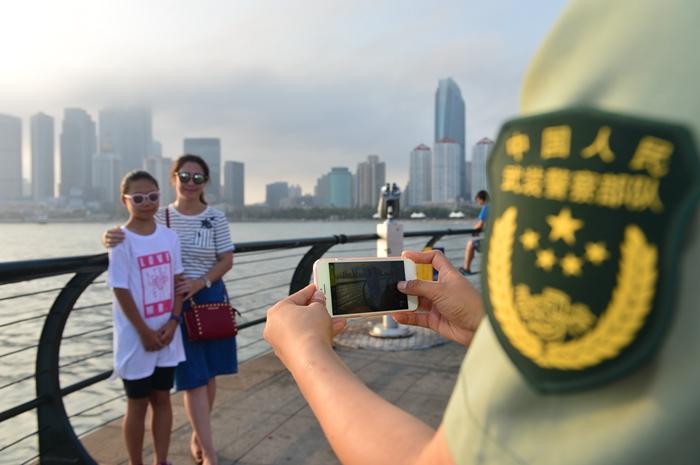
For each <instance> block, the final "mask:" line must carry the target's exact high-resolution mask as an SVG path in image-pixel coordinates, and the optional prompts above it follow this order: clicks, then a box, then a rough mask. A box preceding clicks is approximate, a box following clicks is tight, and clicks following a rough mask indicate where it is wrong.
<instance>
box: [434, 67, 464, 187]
mask: <svg viewBox="0 0 700 465" xmlns="http://www.w3.org/2000/svg"><path fill="white" fill-rule="evenodd" d="M465 131H466V120H465V108H464V99H462V92H461V91H460V90H459V86H458V85H457V83H456V82H455V81H454V80H452V78H447V79H441V80H440V82H439V83H438V88H437V91H436V92H435V142H436V143H437V142H439V141H441V140H443V139H450V140H452V141H454V142H456V143H457V144H459V146H460V158H459V160H460V161H459V168H458V171H459V175H460V176H459V187H458V191H459V195H460V196H462V197H466V186H467V182H466V169H465V161H466V159H465Z"/></svg>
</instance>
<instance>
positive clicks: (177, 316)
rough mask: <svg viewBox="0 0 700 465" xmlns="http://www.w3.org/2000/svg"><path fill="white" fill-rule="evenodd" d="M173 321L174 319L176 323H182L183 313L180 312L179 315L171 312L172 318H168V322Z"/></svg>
mask: <svg viewBox="0 0 700 465" xmlns="http://www.w3.org/2000/svg"><path fill="white" fill-rule="evenodd" d="M171 321H174V322H175V323H176V324H180V323H182V313H180V314H179V315H175V314H174V313H171V314H170V318H169V319H168V323H170V322H171Z"/></svg>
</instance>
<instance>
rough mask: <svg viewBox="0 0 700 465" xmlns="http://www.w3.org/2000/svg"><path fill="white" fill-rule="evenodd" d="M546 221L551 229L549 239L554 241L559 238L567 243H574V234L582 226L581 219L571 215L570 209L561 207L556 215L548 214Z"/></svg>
mask: <svg viewBox="0 0 700 465" xmlns="http://www.w3.org/2000/svg"><path fill="white" fill-rule="evenodd" d="M547 223H548V224H549V227H550V228H552V230H551V231H550V233H549V239H550V240H552V241H556V240H557V239H561V240H563V241H564V242H566V243H567V244H569V245H574V243H575V242H576V237H575V236H574V234H575V233H576V231H577V230H578V229H581V228H582V227H583V221H581V220H577V219H575V218H574V217H572V216H571V210H569V209H568V208H562V209H561V211H560V212H559V214H558V215H548V216H547Z"/></svg>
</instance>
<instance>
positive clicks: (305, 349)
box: [283, 335, 333, 369]
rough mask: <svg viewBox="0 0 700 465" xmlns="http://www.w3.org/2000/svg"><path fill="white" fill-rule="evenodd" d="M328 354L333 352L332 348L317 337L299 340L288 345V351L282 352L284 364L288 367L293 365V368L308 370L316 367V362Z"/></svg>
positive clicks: (311, 336)
mask: <svg viewBox="0 0 700 465" xmlns="http://www.w3.org/2000/svg"><path fill="white" fill-rule="evenodd" d="M328 352H333V347H332V345H331V344H329V343H328V342H327V341H325V340H323V339H322V338H320V337H318V335H310V336H307V337H306V338H300V339H297V340H296V341H294V342H293V343H292V344H290V346H289V348H288V350H284V351H283V353H284V354H285V357H284V358H285V359H286V360H288V361H289V364H288V363H286V362H285V365H287V366H288V367H289V368H290V369H291V368H292V367H290V366H289V365H295V368H308V367H310V366H314V365H316V363H317V361H318V360H319V359H321V358H323V357H324V355H325V354H326V353H328Z"/></svg>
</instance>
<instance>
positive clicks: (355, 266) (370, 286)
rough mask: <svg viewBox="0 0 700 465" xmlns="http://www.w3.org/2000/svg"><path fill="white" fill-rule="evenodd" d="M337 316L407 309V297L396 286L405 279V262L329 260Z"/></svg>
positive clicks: (333, 301) (332, 298) (332, 299)
mask: <svg viewBox="0 0 700 465" xmlns="http://www.w3.org/2000/svg"><path fill="white" fill-rule="evenodd" d="M328 271H329V274H330V282H331V301H332V303H333V314H334V315H349V314H353V313H368V312H384V311H388V310H405V309H407V308H408V298H407V297H406V295H405V294H402V293H401V292H399V291H398V289H396V284H397V283H398V282H399V281H404V280H405V279H406V272H405V270H404V264H403V261H385V262H382V261H373V262H345V263H329V264H328Z"/></svg>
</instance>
